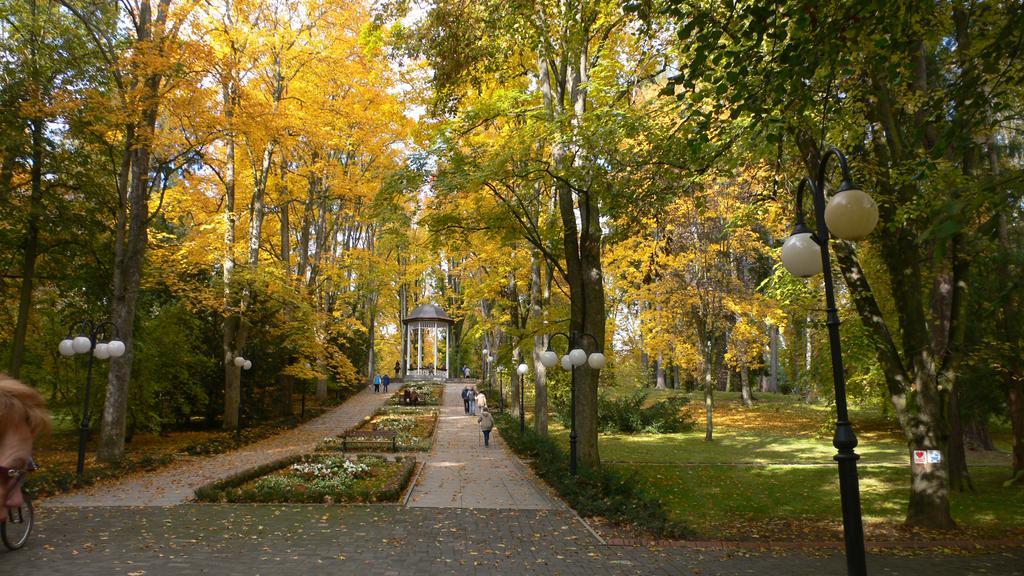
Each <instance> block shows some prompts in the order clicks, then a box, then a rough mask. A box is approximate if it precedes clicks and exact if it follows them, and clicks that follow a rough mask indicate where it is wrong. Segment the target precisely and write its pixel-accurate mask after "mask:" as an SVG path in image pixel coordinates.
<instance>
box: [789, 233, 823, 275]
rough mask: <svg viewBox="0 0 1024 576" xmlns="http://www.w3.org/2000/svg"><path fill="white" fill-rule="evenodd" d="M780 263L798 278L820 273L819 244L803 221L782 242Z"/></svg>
mask: <svg viewBox="0 0 1024 576" xmlns="http://www.w3.org/2000/svg"><path fill="white" fill-rule="evenodd" d="M782 265H783V266H785V267H786V270H789V273H790V274H792V275H793V276H796V277H798V278H810V277H811V276H816V275H818V274H821V246H819V245H818V241H817V240H815V239H814V235H813V234H811V231H810V230H808V229H807V227H806V226H804V225H803V223H799V224H797V226H796V229H795V230H794V231H793V234H792V235H791V236H790V237H789V238H786V241H785V242H784V243H783V244H782Z"/></svg>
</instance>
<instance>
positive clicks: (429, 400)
mask: <svg viewBox="0 0 1024 576" xmlns="http://www.w3.org/2000/svg"><path fill="white" fill-rule="evenodd" d="M406 389H409V390H415V391H416V394H417V395H418V396H419V399H418V400H417V402H416V406H440V405H441V396H442V394H444V384H428V383H420V384H413V383H410V384H408V385H406V386H404V387H403V388H402V389H401V390H399V391H398V392H397V393H396V394H395V395H394V396H392V397H391V398H389V399H388V402H387V403H388V405H389V406H398V405H400V404H401V403H402V393H403V392H405V390H406Z"/></svg>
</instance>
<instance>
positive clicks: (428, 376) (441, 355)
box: [403, 304, 455, 380]
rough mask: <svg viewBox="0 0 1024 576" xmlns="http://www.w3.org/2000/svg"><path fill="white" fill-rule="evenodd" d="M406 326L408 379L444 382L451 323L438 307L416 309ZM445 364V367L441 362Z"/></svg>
mask: <svg viewBox="0 0 1024 576" xmlns="http://www.w3.org/2000/svg"><path fill="white" fill-rule="evenodd" d="M403 322H404V323H405V342H406V345H405V367H406V372H405V378H406V379H407V380H444V379H446V378H448V365H449V363H450V360H451V357H450V347H449V345H448V343H449V342H450V341H451V333H452V324H454V323H455V320H452V318H451V316H449V315H448V314H447V313H446V312H445V311H444V309H443V308H441V307H440V306H438V305H437V304H423V305H421V306H417V307H416V308H415V309H414V310H413V311H412V312H410V313H409V315H408V316H407V317H406V318H405V320H403ZM441 362H443V364H442V363H441Z"/></svg>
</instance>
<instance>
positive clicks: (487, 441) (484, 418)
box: [476, 394, 494, 448]
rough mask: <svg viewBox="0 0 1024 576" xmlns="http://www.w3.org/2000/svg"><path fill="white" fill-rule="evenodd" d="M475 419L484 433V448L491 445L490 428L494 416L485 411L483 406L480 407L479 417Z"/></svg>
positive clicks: (492, 426)
mask: <svg viewBox="0 0 1024 576" xmlns="http://www.w3.org/2000/svg"><path fill="white" fill-rule="evenodd" d="M481 396H483V394H481ZM476 421H477V423H479V424H480V431H481V432H483V433H484V448H487V447H489V446H490V445H491V430H492V429H493V428H494V418H493V417H492V416H491V413H490V412H488V411H487V408H486V407H484V408H481V409H480V417H479V418H477V419H476Z"/></svg>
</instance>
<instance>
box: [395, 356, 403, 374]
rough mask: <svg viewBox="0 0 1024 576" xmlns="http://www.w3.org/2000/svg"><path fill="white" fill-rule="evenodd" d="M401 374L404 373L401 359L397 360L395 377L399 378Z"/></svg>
mask: <svg viewBox="0 0 1024 576" xmlns="http://www.w3.org/2000/svg"><path fill="white" fill-rule="evenodd" d="M401 375H402V363H401V362H400V361H398V360H395V378H398V377H399V376H401Z"/></svg>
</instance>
